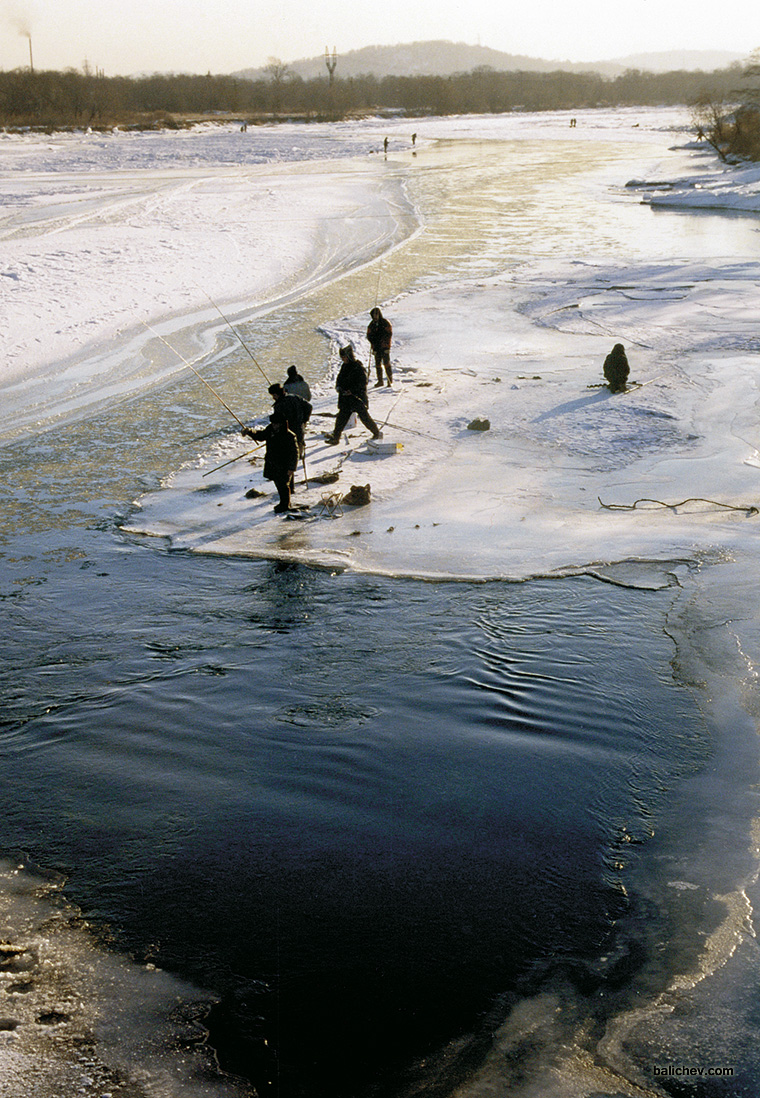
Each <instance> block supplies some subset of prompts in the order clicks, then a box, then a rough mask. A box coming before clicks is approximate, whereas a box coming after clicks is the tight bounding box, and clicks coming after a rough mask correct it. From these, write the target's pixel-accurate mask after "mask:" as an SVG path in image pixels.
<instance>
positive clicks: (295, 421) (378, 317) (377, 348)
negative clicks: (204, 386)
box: [242, 306, 393, 514]
mask: <svg viewBox="0 0 760 1098" xmlns="http://www.w3.org/2000/svg"><path fill="white" fill-rule="evenodd" d="M367 339H368V341H369V345H370V350H371V354H372V357H373V358H374V361H375V371H376V374H377V381H376V382H375V388H378V387H380V386H382V385H383V384H384V383H387V385H388V386H389V387H390V386H391V385H392V384H393V371H392V368H391V355H390V352H391V342H392V340H393V327H392V325H391V322H390V321H389V320H387V319H386V317H384V316H383V314H382V312H381V310H380V309H378V308H377V306H375V308H374V309H372V310H371V311H370V323H369V327H368V328H367ZM339 354H340V360H341V366H340V370H339V371H338V377H337V379H336V381H335V388H336V389H337V391H338V413H337V415H336V417H335V426H334V428H333V430H332V433H331V434H329V435H328V436H327V437H326V439H325V441H326V442H327V444H328V445H329V446H337V445H338V443H339V442H340V437H341V435H342V433H343V430H344V428H345V426H346V424H347V423H348V421H349V419H350V418H351V416H352V415H354V414H355V415H356V416H357V417H358V419H360V420H361V422H362V423H363V424H364V426H365V427H366V428H367V430H368V431H369V432H370V434H371V436H372V438H373V439H378V438H381V437H382V432H381V430H380V428H379V427H378V425H377V424H376V423H375V421H374V419H373V418H372V416H371V415H370V414H369V394H368V391H367V387H368V384H369V382H368V377H367V371H366V370H365V369H364V366H363V365H362V363H361V362H360V361H359V360H358V359H357V358H356V357H355V355H354V349H353V347H352V346H351V345H350V344H348V345H347V346H345V347H341V348H340V352H339ZM384 379H385V382H384ZM269 395H270V396H271V397H272V401H273V408H272V412H271V415H270V417H269V423H268V424H267V425H266V427H263V428H261V429H260V430H253V429H252V428H250V427H244V428H243V430H242V433H243V434H244V435H245V436H246V437H247V438H252V439H255V440H256V441H257V442H264V443H266V448H265V451H264V477H265V479H266V480H271V481H273V482H274V485H275V488H276V489H277V492H278V495H279V502H278V503H277V504H276V506H275V512H276V513H277V514H284V513H286V512H288V511H293V510H297V508H294V507H293V506H292V493H293V489H294V485H295V472H296V469H297V468H298V462H299V460H304V456H305V453H306V444H305V438H304V433H305V428H306V424H307V423H308V422H309V418H310V416H311V413H312V405H311V390H310V389H309V385H308V383H307V382H306V380H305V379H304V378H303V377H302V376H301V374H299V372H298V370H297V369H296V367H295V366H289V367H288V372H287V377H286V378H285V381H284V382H283V383H282V384H280V383H279V382H275V384H274V385H270V386H269Z"/></svg>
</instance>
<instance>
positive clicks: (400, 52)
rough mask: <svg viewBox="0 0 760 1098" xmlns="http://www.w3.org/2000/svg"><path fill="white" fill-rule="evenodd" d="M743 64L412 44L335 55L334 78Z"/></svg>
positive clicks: (262, 72)
mask: <svg viewBox="0 0 760 1098" xmlns="http://www.w3.org/2000/svg"><path fill="white" fill-rule="evenodd" d="M743 60H745V58H744V57H743V56H742V55H741V54H738V53H728V52H726V51H719V50H681V51H670V52H664V53H644V54H631V55H630V56H628V57H620V58H614V59H612V60H609V61H593V62H591V61H589V62H576V61H545V60H543V59H541V58H537V57H526V56H524V55H522V54H513V53H503V52H501V51H500V50H494V49H491V48H490V47H488V46H468V45H466V44H465V43H463V42H446V41H431V42H410V43H407V44H401V45H396V46H365V47H363V48H362V49H359V50H349V51H348V52H347V53H339V54H338V67H337V69H336V75H337V76H339V77H343V78H346V77H351V76H365V75H368V74H373V75H375V76H450V75H451V74H452V73H458V72H471V71H472V70H473V69H477V68H480V67H483V66H486V67H488V68H491V69H494V70H496V71H497V72H557V71H558V70H561V71H564V72H600V73H602V74H603V75H604V76H611V77H614V76H618V75H620V73H622V72H625V70H626V69H642V70H645V71H648V72H672V71H675V70H680V69H685V70H687V71H704V72H712V71H713V70H714V69H722V68H728V66H729V65H731V64H733V63H735V62H740V61H743ZM287 68H288V71H289V72H290V73H292V74H294V75H296V76H300V77H302V78H303V79H304V80H308V79H312V78H314V77H316V76H325V75H326V69H325V59H324V55H323V54H321V55H320V56H319V57H311V58H305V59H302V60H299V61H291V62H288V63H287ZM233 75H235V76H239V77H243V78H246V79H250V80H256V79H259V78H261V77H262V76H266V75H267V70H266V67H264V68H258V69H243V70H242V71H240V72H237V73H234V74H233Z"/></svg>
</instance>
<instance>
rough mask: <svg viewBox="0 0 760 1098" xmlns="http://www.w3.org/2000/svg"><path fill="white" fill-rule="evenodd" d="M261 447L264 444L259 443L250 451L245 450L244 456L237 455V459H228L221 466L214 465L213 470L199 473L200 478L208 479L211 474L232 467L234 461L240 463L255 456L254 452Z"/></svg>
mask: <svg viewBox="0 0 760 1098" xmlns="http://www.w3.org/2000/svg"><path fill="white" fill-rule="evenodd" d="M263 445H264V443H263V442H260V443H259V444H258V446H254V448H253V449H252V450H246V452H245V453H244V454H238V456H237V457H234V458H230V460H229V461H223V462H222V464H221V465H215V466H214V468H213V469H209V470H208V471H207V472H205V473H201V476H202V477H210V476H211V474H212V473H216V472H218V471H219V470H220V469H224V468H225V467H226V466H227V465H232V464H233V463H234V462H236V461H242V460H243V458H247V457H248V456H249V455H250V454H255V453H256V451H257V450H260V449H261V447H262V446H263Z"/></svg>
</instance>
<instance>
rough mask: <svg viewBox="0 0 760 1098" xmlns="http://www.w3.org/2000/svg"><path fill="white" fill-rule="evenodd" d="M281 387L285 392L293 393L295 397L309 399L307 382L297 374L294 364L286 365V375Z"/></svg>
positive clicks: (309, 390) (309, 393)
mask: <svg viewBox="0 0 760 1098" xmlns="http://www.w3.org/2000/svg"><path fill="white" fill-rule="evenodd" d="M282 387H283V389H284V390H285V392H286V393H293V394H295V396H297V397H303V399H304V400H311V389H310V388H309V383H308V382H307V381H306V379H305V378H304V377H302V376H301V374H299V372H298V370H297V369H296V368H295V366H288V376H287V377H286V378H285V380H284V381H283V383H282Z"/></svg>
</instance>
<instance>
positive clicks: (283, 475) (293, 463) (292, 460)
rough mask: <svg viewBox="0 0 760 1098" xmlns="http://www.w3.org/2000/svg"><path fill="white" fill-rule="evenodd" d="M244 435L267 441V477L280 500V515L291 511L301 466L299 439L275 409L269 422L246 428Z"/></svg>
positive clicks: (277, 505)
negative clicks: (291, 502)
mask: <svg viewBox="0 0 760 1098" xmlns="http://www.w3.org/2000/svg"><path fill="white" fill-rule="evenodd" d="M241 433H242V434H244V435H246V436H247V437H248V438H252V439H255V440H256V441H257V442H266V449H265V451H264V477H265V479H266V480H272V481H274V486H275V488H276V489H277V491H278V493H279V496H280V501H279V503H278V504H276V506H275V511H276V513H277V514H278V515H281V514H283V513H284V512H286V511H290V510H292V508H291V506H290V500H291V493H292V492H293V488H294V486H295V471H296V469H297V468H298V440H297V439H296V436H295V435H294V434H293V432H292V431H290V430H288V425H287V423H286V422H285V420H284V419H283V417H282V416H281V415H278V414H277V413H276V412H273V413H272V415H271V416H270V417H269V423H268V424H267V425H266V427H264V428H263V429H262V430H261V431H252V430H251V428H250V427H244V428H243V430H242V432H241Z"/></svg>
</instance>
